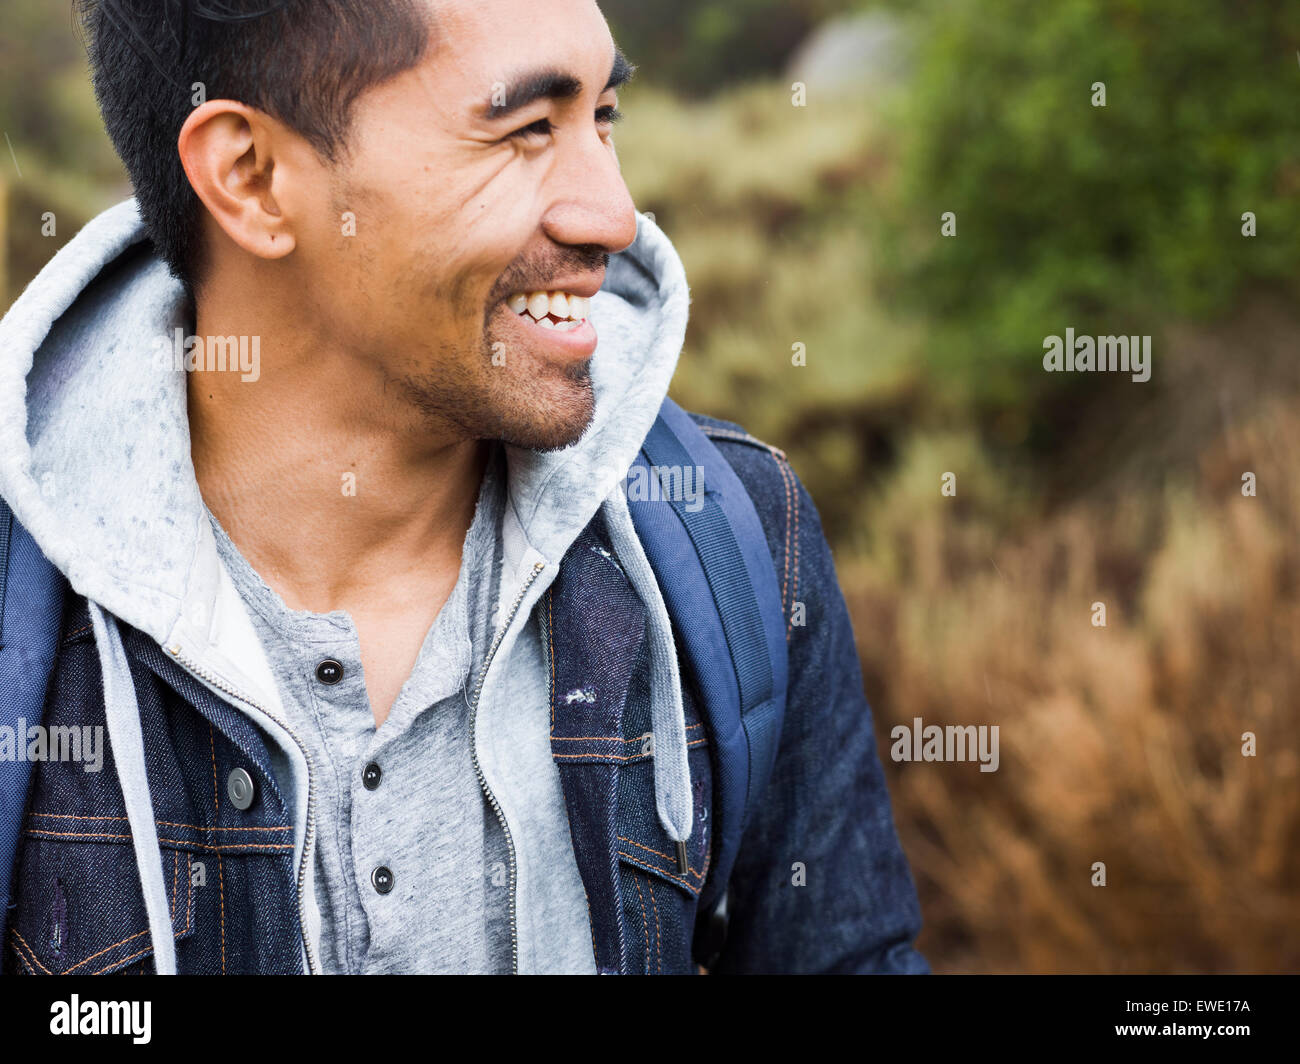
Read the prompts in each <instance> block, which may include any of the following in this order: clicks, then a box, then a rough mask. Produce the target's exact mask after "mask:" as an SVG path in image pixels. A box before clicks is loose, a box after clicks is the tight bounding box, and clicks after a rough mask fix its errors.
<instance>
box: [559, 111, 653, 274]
mask: <svg viewBox="0 0 1300 1064" xmlns="http://www.w3.org/2000/svg"><path fill="white" fill-rule="evenodd" d="M557 152H558V155H559V157H558V158H557V161H556V165H555V167H554V169H553V170H552V172H551V175H550V179H549V180H550V186H551V187H550V189H548V192H549V193H550V195H551V203H550V206H549V207H548V208H547V210H546V213H545V214H544V215H543V218H542V228H543V229H544V230H545V232H546V235H547V236H549V237H550V238H551V239H552V240H554V241H555V242H556V243H558V244H568V245H571V246H576V245H581V244H587V245H595V246H597V247H600V248H602V249H604V250H605V251H607V252H609V253H610V254H614V253H615V252H619V251H622V250H623V249H624V248H626V247H627V246H628V245H629V244H631V243H632V241H634V240H635V239H636V207H635V205H634V204H633V203H632V195H631V193H630V192H628V190H627V184H626V183H625V182H624V181H623V174H622V171H621V170H620V169H619V165H618V157H617V156H616V155H615V154H614V148H613V145H612V144H611V143H609V142H607V141H605V140H603V139H602V138H601V136H600V134H599V133H598V132H597V131H596V130H595V129H589V130H586V131H584V132H583V133H582V134H581V135H575V136H573V137H572V138H570V140H569V142H568V143H567V144H562V145H557Z"/></svg>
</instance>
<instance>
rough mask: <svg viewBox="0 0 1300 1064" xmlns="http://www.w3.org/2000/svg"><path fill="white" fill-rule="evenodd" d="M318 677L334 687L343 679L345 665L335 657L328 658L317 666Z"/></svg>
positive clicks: (322, 681)
mask: <svg viewBox="0 0 1300 1064" xmlns="http://www.w3.org/2000/svg"><path fill="white" fill-rule="evenodd" d="M316 679H318V680H319V681H320V682H321V683H323V684H328V685H329V686H330V687H333V686H334V685H335V684H336V683H338V682H339V681H340V680H341V679H343V665H342V664H341V663H340V662H337V661H335V660H334V659H333V658H326V659H325V660H324V661H322V662H321V663H320V664H319V665H317V666H316Z"/></svg>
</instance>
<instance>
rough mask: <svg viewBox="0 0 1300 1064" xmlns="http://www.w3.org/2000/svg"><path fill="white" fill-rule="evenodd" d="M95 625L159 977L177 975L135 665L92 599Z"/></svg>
mask: <svg viewBox="0 0 1300 1064" xmlns="http://www.w3.org/2000/svg"><path fill="white" fill-rule="evenodd" d="M90 623H91V625H92V626H93V627H94V629H95V645H96V647H97V648H98V650H99V669H100V672H101V673H102V674H103V679H104V711H105V712H104V715H105V719H106V721H107V724H108V742H109V745H110V747H112V750H113V763H114V765H116V767H117V779H118V782H119V783H120V784H121V787H122V797H123V798H124V799H125V800H126V819H127V822H128V823H129V824H130V826H131V845H132V846H133V847H134V849H135V863H136V866H137V868H139V870H140V887H141V890H142V891H143V893H144V908H145V913H146V914H147V916H148V918H149V938H150V941H151V942H152V944H153V957H154V969H155V970H156V971H157V973H158V974H159V975H175V974H176V942H175V939H174V938H173V937H172V921H171V915H170V911H169V906H168V904H167V885H166V883H167V881H166V879H165V877H164V876H163V866H162V850H161V848H160V847H159V845H158V825H157V823H156V822H155V821H154V815H153V799H152V798H151V797H150V795H149V777H148V774H147V771H146V767H145V760H144V734H143V732H142V731H141V728H140V706H139V703H138V702H137V701H136V698H135V683H134V681H132V679H131V667H130V665H129V664H128V662H127V659H126V652H125V651H124V650H123V649H122V636H121V634H120V633H119V632H118V630H117V624H116V622H115V621H114V620H113V618H112V616H111V615H109V614H107V613H105V612H104V611H103V610H102V609H101V608H100V606H99V604H98V603H96V602H93V601H91V602H90Z"/></svg>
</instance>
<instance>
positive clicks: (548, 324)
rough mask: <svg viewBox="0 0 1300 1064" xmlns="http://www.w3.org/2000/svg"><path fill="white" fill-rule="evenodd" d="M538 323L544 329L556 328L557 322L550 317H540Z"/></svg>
mask: <svg viewBox="0 0 1300 1064" xmlns="http://www.w3.org/2000/svg"><path fill="white" fill-rule="evenodd" d="M537 324H538V325H540V326H541V327H542V328H543V329H554V328H556V325H555V322H553V321H551V319H550V318H538V319H537Z"/></svg>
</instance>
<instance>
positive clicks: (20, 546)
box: [0, 499, 64, 945]
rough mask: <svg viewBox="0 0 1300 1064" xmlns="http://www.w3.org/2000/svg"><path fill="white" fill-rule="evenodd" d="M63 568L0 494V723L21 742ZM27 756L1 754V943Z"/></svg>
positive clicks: (38, 709)
mask: <svg viewBox="0 0 1300 1064" xmlns="http://www.w3.org/2000/svg"><path fill="white" fill-rule="evenodd" d="M63 592H64V581H63V577H62V575H61V574H60V573H59V571H58V570H57V569H55V568H54V566H53V565H51V564H50V562H49V561H48V560H47V559H46V557H45V555H43V554H42V553H41V550H40V548H39V547H38V546H37V545H36V542H35V540H33V539H32V537H31V536H30V535H29V534H28V533H27V530H26V529H25V528H23V526H22V525H20V524H19V523H18V522H17V521H16V520H15V519H14V515H13V511H12V510H10V509H9V505H8V503H6V502H5V501H4V500H3V499H0V726H3V727H5V728H9V729H11V730H12V732H13V735H14V744H15V752H16V751H17V748H18V747H20V746H21V747H22V748H24V749H25V748H26V745H27V727H28V726H29V725H32V724H40V722H41V720H42V719H43V717H44V714H45V692H46V689H47V688H48V686H49V681H50V675H51V673H53V671H54V656H55V654H56V652H57V650H58V643H59V630H60V628H61V626H62V624H63ZM31 774H32V766H31V762H30V761H28V760H27V759H26V758H25V757H14V758H13V759H12V760H10V759H0V900H2V902H3V904H0V945H2V944H3V942H4V937H5V936H6V935H7V934H8V925H9V890H10V886H11V883H12V880H13V867H14V860H15V857H16V856H17V851H18V836H19V834H20V832H21V831H22V824H23V814H24V813H25V811H26V807H27V787H28V784H29V783H30V781H31Z"/></svg>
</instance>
